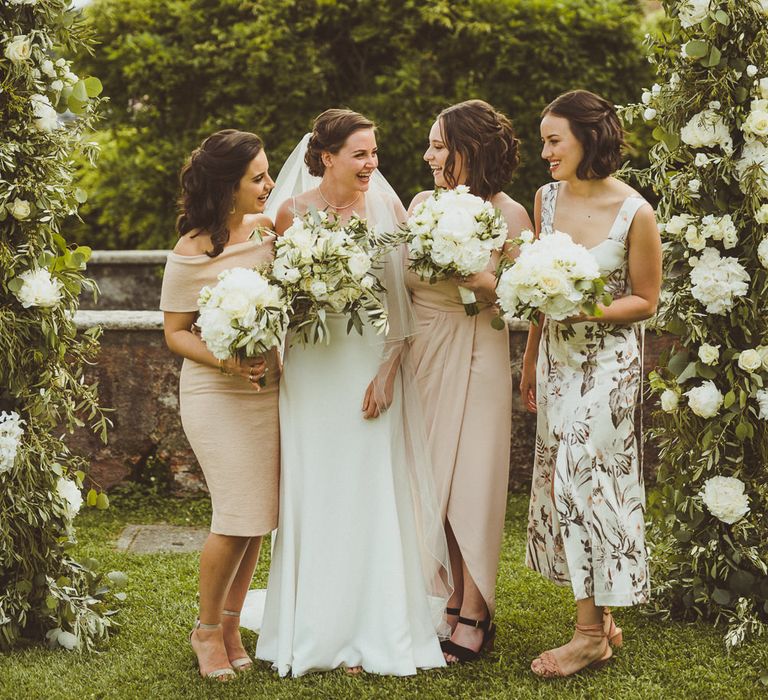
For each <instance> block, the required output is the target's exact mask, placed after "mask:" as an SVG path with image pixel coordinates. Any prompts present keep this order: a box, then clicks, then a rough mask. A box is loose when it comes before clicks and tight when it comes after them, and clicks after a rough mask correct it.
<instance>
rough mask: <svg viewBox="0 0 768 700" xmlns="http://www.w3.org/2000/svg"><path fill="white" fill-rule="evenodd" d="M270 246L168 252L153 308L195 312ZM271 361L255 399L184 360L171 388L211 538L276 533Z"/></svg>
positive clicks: (253, 243)
mask: <svg viewBox="0 0 768 700" xmlns="http://www.w3.org/2000/svg"><path fill="white" fill-rule="evenodd" d="M273 241H274V238H272V237H271V238H269V239H266V240H264V242H260V241H258V240H249V241H244V242H242V243H235V244H232V245H229V246H227V247H226V248H224V250H223V251H222V253H221V254H220V255H218V256H216V257H215V258H209V257H208V256H207V255H191V256H186V255H178V254H177V253H174V252H171V253H169V254H168V261H167V263H166V266H165V274H164V276H163V288H162V292H161V295H160V308H161V309H162V310H163V311H173V312H180V313H183V312H192V311H197V297H198V295H199V294H200V290H201V289H202V287H204V286H205V285H214V284H216V281H217V277H218V275H219V273H220V272H222V271H224V270H226V269H229V268H232V267H248V268H252V267H260V266H263V265H265V264H268V263H269V262H270V260H271V259H272V255H273ZM278 376H279V372H278V369H277V354H276V353H275V352H272V353H270V354H269V355H268V356H267V374H266V377H267V383H266V386H265V387H264V388H263V389H261V391H256V390H255V389H254V388H253V387H252V386H251V384H250V382H248V381H247V380H246V379H244V378H243V377H239V376H227V375H224V374H222V373H221V372H219V370H218V369H217V368H214V367H208V366H207V365H202V364H200V363H198V362H194V361H193V360H189V359H186V358H185V359H184V363H183V364H182V367H181V377H180V380H179V406H180V410H181V423H182V426H183V428H184V433H185V434H186V436H187V440H189V444H190V445H191V447H192V450H193V451H194V453H195V457H197V461H198V462H199V463H200V467H201V468H202V470H203V474H204V476H205V482H206V484H207V486H208V490H209V491H210V492H211V501H212V503H213V519H212V521H211V532H213V533H216V534H219V535H235V536H239V537H253V536H256V535H263V534H265V533H267V532H270V531H271V530H273V529H274V528H275V527H276V526H277V498H278V486H279V478H280V426H279V423H278V413H277V410H278V406H277V402H278V383H277V381H276V378H277V377H278Z"/></svg>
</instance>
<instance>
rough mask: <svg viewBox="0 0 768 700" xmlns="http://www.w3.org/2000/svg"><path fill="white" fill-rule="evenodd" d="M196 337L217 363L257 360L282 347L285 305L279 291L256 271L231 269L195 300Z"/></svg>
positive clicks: (286, 322)
mask: <svg viewBox="0 0 768 700" xmlns="http://www.w3.org/2000/svg"><path fill="white" fill-rule="evenodd" d="M197 305H198V307H199V308H200V313H199V316H198V318H197V321H196V325H197V327H198V328H199V329H200V337H201V338H202V339H203V342H204V343H205V344H206V345H207V346H208V349H209V350H210V351H211V352H212V353H213V355H214V357H216V358H217V359H219V360H226V359H228V358H230V357H239V358H240V359H244V358H246V357H257V356H259V355H263V354H264V353H266V352H267V351H269V350H270V349H271V348H274V347H278V346H280V345H282V342H283V338H284V337H285V331H286V328H287V325H288V303H287V301H286V300H285V298H284V296H283V293H282V290H281V289H280V287H279V286H278V285H276V284H273V283H271V282H270V280H269V279H268V278H267V277H265V276H264V275H262V274H261V273H260V272H258V271H256V270H249V269H247V268H244V267H233V268H230V269H229V270H224V272H222V273H221V274H220V275H219V281H218V282H217V283H216V284H215V285H214V286H213V287H203V288H202V289H201V290H200V296H199V297H198V300H197Z"/></svg>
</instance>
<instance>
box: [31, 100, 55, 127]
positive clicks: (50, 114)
mask: <svg viewBox="0 0 768 700" xmlns="http://www.w3.org/2000/svg"><path fill="white" fill-rule="evenodd" d="M29 99H30V101H31V102H32V114H33V117H34V118H33V120H32V123H33V124H34V125H35V127H36V128H37V129H39V130H40V131H53V130H54V129H58V128H59V126H60V125H59V115H58V114H57V113H56V110H55V109H54V108H53V105H52V104H51V101H50V100H49V99H48V98H47V97H46V96H45V95H37V94H35V95H32V96H31V97H30V98H29Z"/></svg>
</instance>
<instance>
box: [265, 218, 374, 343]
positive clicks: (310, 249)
mask: <svg viewBox="0 0 768 700" xmlns="http://www.w3.org/2000/svg"><path fill="white" fill-rule="evenodd" d="M371 240H372V234H371V233H370V231H369V230H368V226H367V224H366V222H365V221H363V220H362V219H360V218H359V217H357V216H353V217H352V218H351V219H350V220H349V221H348V222H347V223H346V224H344V225H342V224H341V222H340V221H339V219H338V218H335V217H332V216H329V215H328V214H327V213H326V212H324V211H315V210H311V211H309V212H307V213H306V214H305V215H304V216H303V217H295V218H294V220H293V224H292V225H291V226H290V228H288V229H287V230H286V231H285V233H284V234H283V235H282V236H280V237H279V238H278V239H277V241H276V243H275V262H274V265H273V267H272V277H273V278H274V279H275V280H276V281H277V282H278V283H279V284H280V285H281V286H282V288H283V291H284V293H285V296H286V297H287V298H288V299H289V300H290V307H291V309H292V314H291V320H290V326H291V328H300V327H302V326H305V325H307V324H309V325H313V324H319V327H321V328H322V331H321V335H324V336H327V327H326V326H325V322H324V318H325V311H331V312H334V313H347V314H349V315H350V316H351V317H356V315H357V314H358V313H359V311H360V310H361V309H365V311H366V313H367V315H368V318H369V319H370V320H371V323H372V324H373V325H374V327H375V328H376V329H377V330H378V331H379V332H384V331H386V327H387V322H386V313H385V311H384V307H383V304H382V302H381V300H380V299H379V297H378V296H377V292H381V291H383V288H382V287H381V285H380V284H379V281H378V279H377V278H376V277H375V276H374V275H373V274H372V273H371V272H370V270H371V267H372V266H373V264H374V262H375V258H376V256H375V253H374V251H372V250H371V248H370V245H371ZM304 338H305V340H306V339H307V338H308V336H307V335H304ZM318 339H319V338H318Z"/></svg>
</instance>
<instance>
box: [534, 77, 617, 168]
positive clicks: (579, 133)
mask: <svg viewBox="0 0 768 700" xmlns="http://www.w3.org/2000/svg"><path fill="white" fill-rule="evenodd" d="M547 114H553V115H554V116H556V117H562V118H563V119H567V120H568V124H569V125H570V127H571V131H572V132H573V135H574V136H575V137H576V138H577V139H578V141H579V143H580V144H581V147H582V148H583V149H584V157H583V158H582V159H581V162H580V163H579V165H578V167H577V168H576V177H578V178H579V179H580V180H602V179H603V178H604V177H608V176H609V175H611V174H612V173H614V172H616V171H617V170H618V169H619V168H620V167H621V161H622V156H621V149H622V148H623V147H624V146H625V145H626V144H625V141H624V130H623V129H622V128H621V122H620V121H619V116H618V114H616V110H615V109H614V107H613V105H612V104H611V103H610V102H608V100H606V99H604V98H602V97H600V95H596V94H595V93H594V92H589V90H571V91H569V92H565V93H563V94H562V95H560V96H559V97H557V98H555V99H554V100H553V101H552V102H550V103H549V104H548V105H547V106H546V107H545V108H544V111H543V112H542V113H541V116H542V118H543V117H545V116H546V115H547Z"/></svg>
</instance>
